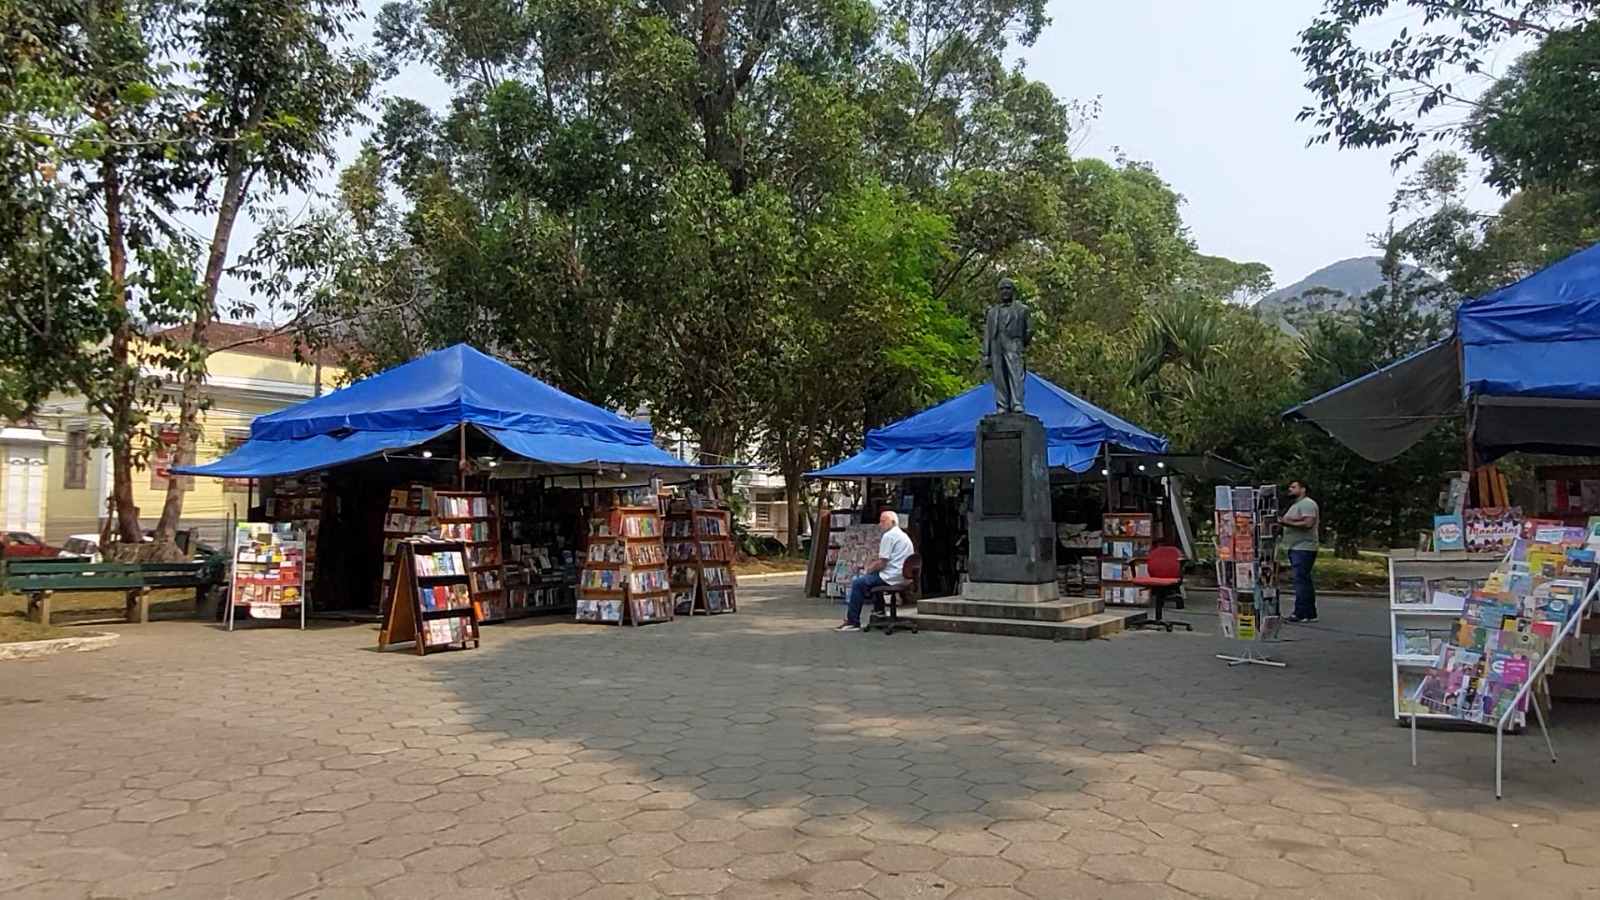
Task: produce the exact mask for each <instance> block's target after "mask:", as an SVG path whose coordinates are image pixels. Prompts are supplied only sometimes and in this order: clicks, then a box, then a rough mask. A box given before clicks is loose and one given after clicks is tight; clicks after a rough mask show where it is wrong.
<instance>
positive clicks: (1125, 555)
mask: <svg viewBox="0 0 1600 900" xmlns="http://www.w3.org/2000/svg"><path fill="white" fill-rule="evenodd" d="M1154 528H1155V518H1154V516H1152V515H1151V514H1149V513H1106V514H1105V516H1104V517H1103V518H1102V519H1101V523H1100V599H1101V600H1102V601H1103V602H1104V603H1105V604H1106V605H1107V606H1147V605H1149V603H1150V591H1149V589H1148V588H1142V587H1139V586H1138V584H1137V579H1139V578H1142V577H1145V576H1147V575H1149V574H1150V565H1149V561H1150V547H1151V546H1152V544H1153V542H1154V540H1155V535H1154Z"/></svg>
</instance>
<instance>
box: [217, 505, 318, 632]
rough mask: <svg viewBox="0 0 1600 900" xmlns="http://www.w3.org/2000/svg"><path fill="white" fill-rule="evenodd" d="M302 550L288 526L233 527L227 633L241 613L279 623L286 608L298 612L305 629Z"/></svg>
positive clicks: (296, 534) (303, 546) (248, 524)
mask: <svg viewBox="0 0 1600 900" xmlns="http://www.w3.org/2000/svg"><path fill="white" fill-rule="evenodd" d="M305 549H306V544H305V538H304V536H303V535H302V534H301V532H299V531H297V530H295V528H294V526H293V525H292V524H290V523H288V522H240V523H238V524H237V525H235V526H234V529H233V577H232V579H231V585H230V588H231V589H230V591H229V595H228V609H227V618H228V630H229V631H232V630H233V623H234V616H235V614H236V613H237V611H238V610H240V609H243V610H245V611H246V613H247V614H248V615H249V616H250V618H252V619H282V618H283V608H284V607H285V606H288V607H293V608H297V609H298V610H299V611H300V627H301V628H302V629H304V628H305V627H306V602H305Z"/></svg>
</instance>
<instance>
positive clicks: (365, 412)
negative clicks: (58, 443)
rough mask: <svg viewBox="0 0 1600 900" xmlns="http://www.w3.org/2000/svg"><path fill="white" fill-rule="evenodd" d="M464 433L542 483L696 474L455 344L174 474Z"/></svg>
mask: <svg viewBox="0 0 1600 900" xmlns="http://www.w3.org/2000/svg"><path fill="white" fill-rule="evenodd" d="M466 425H471V426H474V427H475V428H477V429H478V430H479V431H481V432H482V433H483V434H485V435H487V436H488V437H489V438H491V439H492V440H493V441H495V442H496V443H498V444H499V445H500V446H501V447H504V448H505V449H506V450H508V451H510V452H511V453H513V454H516V455H517V456H520V457H523V458H525V459H528V460H531V461H533V462H535V463H539V464H542V466H544V467H545V471H548V472H551V473H574V472H590V473H593V472H596V471H598V470H599V469H601V468H603V467H608V468H620V467H623V466H627V467H630V468H633V469H634V470H635V471H636V472H637V471H641V470H668V469H670V470H684V469H695V468H699V467H696V466H693V465H691V464H689V463H685V462H683V461H682V460H680V459H678V458H677V457H675V456H673V455H672V454H670V453H668V452H666V451H665V450H662V449H661V448H659V447H657V446H655V444H654V443H652V436H653V435H652V431H651V428H650V426H649V425H646V424H643V423H640V422H634V421H631V420H629V419H625V418H623V417H622V416H619V415H617V414H616V413H613V412H610V411H608V410H605V409H602V408H600V407H598V406H595V405H594V404H592V403H586V402H584V401H582V400H579V399H578V398H576V397H573V396H571V395H569V394H566V393H563V392H561V391H559V390H556V389H555V388H553V387H551V386H549V385H547V384H545V383H544V382H542V381H540V380H538V379H537V378H534V377H533V376H531V375H528V374H526V373H524V372H522V371H520V370H518V369H515V368H512V367H511V366H508V365H506V364H505V363H503V362H501V361H499V360H497V359H495V358H493V357H491V356H487V355H485V354H483V353H480V352H479V351H477V350H475V349H473V348H472V347H469V346H467V345H466V344H457V345H455V346H454V347H448V348H446V349H444V350H439V351H436V352H434V353H430V354H428V355H427V356H424V357H422V358H421V359H416V360H413V361H411V362H409V363H406V364H405V365H402V366H398V367H396V368H393V369H390V370H388V371H387V372H383V373H381V374H379V375H374V376H373V377H371V378H368V379H365V380H363V381H358V382H356V383H355V384H353V385H350V386H349V387H347V388H344V389H342V390H338V391H334V392H333V393H330V394H327V395H325V396H322V397H318V398H316V399H313V400H307V401H306V402H304V403H301V404H298V405H296V406H291V407H289V408H288V409H284V410H279V411H278V412H275V413H272V414H271V415H266V416H262V417H260V418H259V419H256V420H255V422H254V423H252V424H251V426H250V439H249V440H248V441H246V442H245V443H244V444H243V445H241V446H240V447H239V448H238V449H236V450H234V451H233V452H232V453H230V454H228V455H227V456H224V457H223V458H221V459H219V460H217V461H215V462H211V463H206V464H204V465H195V466H185V467H181V468H179V469H178V470H177V471H179V472H182V473H185V474H190V475H206V476H212V477H222V478H261V477H268V476H278V475H295V474H299V473H302V472H311V471H316V470H320V469H327V468H331V467H333V466H337V465H341V464H343V463H348V462H355V461H357V460H361V459H367V458H369V457H373V456H377V455H380V454H382V453H386V452H389V451H395V450H403V449H405V448H408V447H415V446H417V445H419V444H423V443H426V442H428V441H430V440H433V439H435V438H438V437H440V436H442V435H444V434H446V433H448V432H451V431H454V430H456V429H458V428H460V427H462V426H466Z"/></svg>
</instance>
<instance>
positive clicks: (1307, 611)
mask: <svg viewBox="0 0 1600 900" xmlns="http://www.w3.org/2000/svg"><path fill="white" fill-rule="evenodd" d="M1316 563H1317V551H1315V550H1290V551H1289V565H1290V566H1292V567H1293V568H1294V615H1295V618H1297V619H1315V618H1316V617H1317V588H1316V586H1315V585H1313V584H1312V583H1311V567H1312V566H1314V565H1316Z"/></svg>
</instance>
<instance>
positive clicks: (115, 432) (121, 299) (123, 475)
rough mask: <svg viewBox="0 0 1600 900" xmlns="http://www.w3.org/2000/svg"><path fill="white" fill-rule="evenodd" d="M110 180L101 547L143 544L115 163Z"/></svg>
mask: <svg viewBox="0 0 1600 900" xmlns="http://www.w3.org/2000/svg"><path fill="white" fill-rule="evenodd" d="M101 175H102V177H103V178H104V179H105V198H106V252H107V256H108V258H109V262H110V270H109V273H108V274H109V275H110V284H109V286H108V287H109V290H110V301H111V306H112V308H113V309H114V310H116V311H117V316H118V318H117V325H116V328H115V330H113V331H112V333H111V362H112V368H113V370H114V371H115V372H116V379H117V385H116V390H115V391H114V393H113V400H112V403H111V410H110V413H111V415H110V416H109V417H108V418H109V419H110V426H111V439H110V442H109V443H110V445H111V509H110V511H109V512H110V514H109V515H107V517H106V524H105V527H103V528H102V529H101V534H100V537H101V550H102V551H104V550H105V549H106V545H107V544H109V543H110V541H109V540H106V539H107V538H110V537H116V538H117V539H119V540H121V541H122V542H124V543H128V544H135V545H137V544H138V543H140V542H141V541H142V540H143V539H144V537H143V535H142V534H140V532H139V508H138V507H136V506H134V503H133V439H134V433H133V432H134V423H135V415H134V408H133V407H134V403H136V402H137V400H138V397H137V389H136V387H135V383H136V380H137V378H138V376H139V373H138V371H137V370H136V369H135V368H134V366H135V363H134V362H133V361H132V360H131V359H130V357H131V355H132V354H131V349H130V348H131V344H132V335H133V322H132V320H131V319H130V317H129V315H128V243H127V229H126V226H125V225H124V224H123V221H122V180H121V178H120V177H119V176H118V174H117V170H116V167H115V166H113V165H112V164H111V163H110V162H106V163H104V164H102V166H101Z"/></svg>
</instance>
